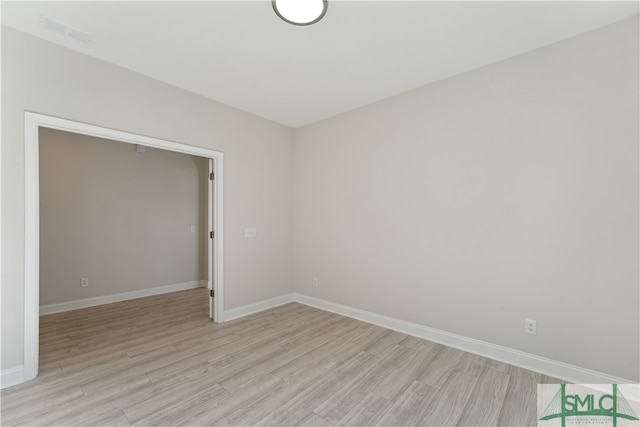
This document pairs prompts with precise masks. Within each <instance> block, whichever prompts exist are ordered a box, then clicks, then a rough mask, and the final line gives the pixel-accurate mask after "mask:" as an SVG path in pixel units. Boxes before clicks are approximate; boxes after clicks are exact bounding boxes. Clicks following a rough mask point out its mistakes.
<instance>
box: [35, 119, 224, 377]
mask: <svg viewBox="0 0 640 427" xmlns="http://www.w3.org/2000/svg"><path fill="white" fill-rule="evenodd" d="M24 119H25V120H24V123H25V218H24V219H25V247H24V250H25V263H24V267H25V271H24V357H23V364H24V365H23V366H24V371H23V381H28V380H31V379H33V378H35V377H36V376H37V375H38V359H39V317H40V306H39V304H40V291H39V286H40V277H39V276H40V271H39V258H40V253H39V251H40V218H39V210H40V206H39V205H40V190H39V160H38V157H39V146H40V142H39V129H40V128H41V127H45V128H50V129H57V130H62V131H67V132H72V133H78V134H84V135H89V136H93V137H98V138H105V139H111V140H114V141H119V142H125V143H129V144H139V145H144V146H147V147H152V148H158V149H162V150H168V151H175V152H178V153H184V154H190V155H194V156H200V157H205V158H208V159H210V160H209V164H210V165H212V166H213V167H215V180H213V181H209V182H210V191H209V208H208V211H209V219H208V222H209V230H215V239H209V243H208V251H209V253H208V264H209V266H208V268H209V277H208V278H207V280H208V285H209V287H210V288H212V289H213V290H214V292H215V300H214V301H211V304H214V303H215V307H214V305H211V307H210V311H213V313H210V314H211V315H212V316H213V320H214V322H220V323H221V322H224V315H223V313H224V304H223V299H224V298H223V295H224V279H223V278H224V276H223V273H224V270H223V267H224V262H223V230H224V227H223V182H224V181H223V178H224V174H223V165H224V154H223V153H222V152H220V151H215V150H210V149H206V148H201V147H196V146H192V145H186V144H181V143H177V142H172V141H168V140H163V139H159V138H153V137H148V136H144V135H138V134H133V133H129V132H124V131H119V130H115V129H109V128H104V127H100V126H95V125H89V124H86V123H81V122H76V121H73V120H67V119H61V118H57V117H52V116H47V115H44V114H38V113H32V112H25V115H24ZM210 167H211V166H210Z"/></svg>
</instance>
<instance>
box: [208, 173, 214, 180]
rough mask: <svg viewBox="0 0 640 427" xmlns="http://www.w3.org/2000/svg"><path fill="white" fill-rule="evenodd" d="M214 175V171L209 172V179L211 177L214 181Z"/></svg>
mask: <svg viewBox="0 0 640 427" xmlns="http://www.w3.org/2000/svg"><path fill="white" fill-rule="evenodd" d="M213 176H214V175H213V172H209V179H210V180H211V181H213Z"/></svg>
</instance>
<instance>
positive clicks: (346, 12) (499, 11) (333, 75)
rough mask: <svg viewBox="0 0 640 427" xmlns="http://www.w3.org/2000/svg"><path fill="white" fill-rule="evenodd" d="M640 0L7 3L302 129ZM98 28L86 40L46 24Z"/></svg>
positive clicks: (630, 11)
mask: <svg viewBox="0 0 640 427" xmlns="http://www.w3.org/2000/svg"><path fill="white" fill-rule="evenodd" d="M638 8H639V7H638V2H637V1H626V2H613V1H602V2H596V1H588V2H578V1H569V2H558V1H547V2H538V1H535V2H524V1H523V2H520V1H512V2H480V1H472V2H435V1H406V2H401V1H335V0H329V10H328V11H327V14H326V16H325V18H324V19H323V20H322V21H320V22H319V23H317V24H315V25H313V26H309V27H298V26H293V25H289V24H286V23H284V22H283V21H281V20H280V19H279V18H278V17H277V16H276V15H275V14H274V12H273V9H272V7H271V2H270V1H206V2H205V1H199V2H187V1H180V2H168V1H160V2H151V1H141V2H129V1H110V2H7V1H3V2H2V23H3V24H5V25H7V26H9V27H13V28H15V29H18V30H21V31H24V32H26V33H29V34H33V35H35V36H38V37H41V38H43V39H46V40H49V41H51V42H53V43H57V44H60V45H63V46H66V47H68V48H70V49H73V50H76V51H78V52H82V53H84V54H87V55H90V56H94V57H96V58H100V59H103V60H105V61H108V62H112V63H114V64H118V65H120V66H123V67H125V68H128V69H131V70H134V71H137V72H139V73H142V74H145V75H148V76H150V77H153V78H156V79H158V80H162V81H164V82H167V83H170V84H172V85H175V86H178V87H180V88H183V89H186V90H189V91H192V92H195V93H197V94H200V95H203V96H206V97H208V98H211V99H214V100H216V101H219V102H222V103H225V104H227V105H230V106H233V107H236V108H238V109H241V110H244V111H248V112H251V113H254V114H256V115H258V116H262V117H265V118H267V119H270V120H273V121H276V122H279V123H282V124H284V125H287V126H291V127H299V126H303V125H306V124H309V123H312V122H315V121H318V120H321V119H324V118H327V117H330V116H333V115H336V114H339V113H342V112H344V111H348V110H351V109H354V108H357V107H360V106H362V105H366V104H369V103H371V102H375V101H378V100H380V99H383V98H386V97H389V96H392V95H395V94H398V93H401V92H404V91H407V90H410V89H413V88H416V87H419V86H422V85H425V84H428V83H431V82H434V81H436V80H440V79H443V78H446V77H449V76H453V75H456V74H460V73H463V72H465V71H468V70H472V69H474V68H478V67H481V66H483V65H486V64H490V63H493V62H496V61H499V60H501V59H504V58H508V57H511V56H514V55H518V54H520V53H523V52H526V51H529V50H532V49H535V48H537V47H540V46H544V45H547V44H550V43H554V42H556V41H559V40H563V39H566V38H568V37H571V36H574V35H577V34H580V33H583V32H586V31H589V30H591V29H594V28H597V27H601V26H604V25H607V24H609V23H612V22H616V21H619V20H622V19H625V18H627V17H630V16H632V15H635V14H638ZM41 16H44V17H48V18H51V19H54V20H57V21H60V22H62V23H64V24H66V25H68V26H70V27H72V28H75V29H77V30H80V31H83V32H85V33H88V34H89V35H90V36H91V38H92V42H91V43H90V44H86V45H85V44H82V43H80V42H77V41H75V40H72V39H69V38H65V37H63V36H60V35H58V34H56V33H54V32H50V31H47V30H44V29H43V28H41V27H40V26H39V18H40V17H41Z"/></svg>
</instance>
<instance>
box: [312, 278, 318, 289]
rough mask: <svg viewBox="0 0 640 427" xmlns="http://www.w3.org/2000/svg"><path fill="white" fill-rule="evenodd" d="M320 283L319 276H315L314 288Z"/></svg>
mask: <svg viewBox="0 0 640 427" xmlns="http://www.w3.org/2000/svg"><path fill="white" fill-rule="evenodd" d="M318 283H319V282H318V278H317V277H314V278H313V287H314V288H317V287H318Z"/></svg>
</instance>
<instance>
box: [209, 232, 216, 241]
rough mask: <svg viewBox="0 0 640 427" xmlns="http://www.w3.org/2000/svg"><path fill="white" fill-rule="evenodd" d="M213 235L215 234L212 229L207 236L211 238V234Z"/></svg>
mask: <svg viewBox="0 0 640 427" xmlns="http://www.w3.org/2000/svg"><path fill="white" fill-rule="evenodd" d="M215 235H216V234H215V233H214V232H213V231H210V232H209V238H210V239H213V236H215Z"/></svg>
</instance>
